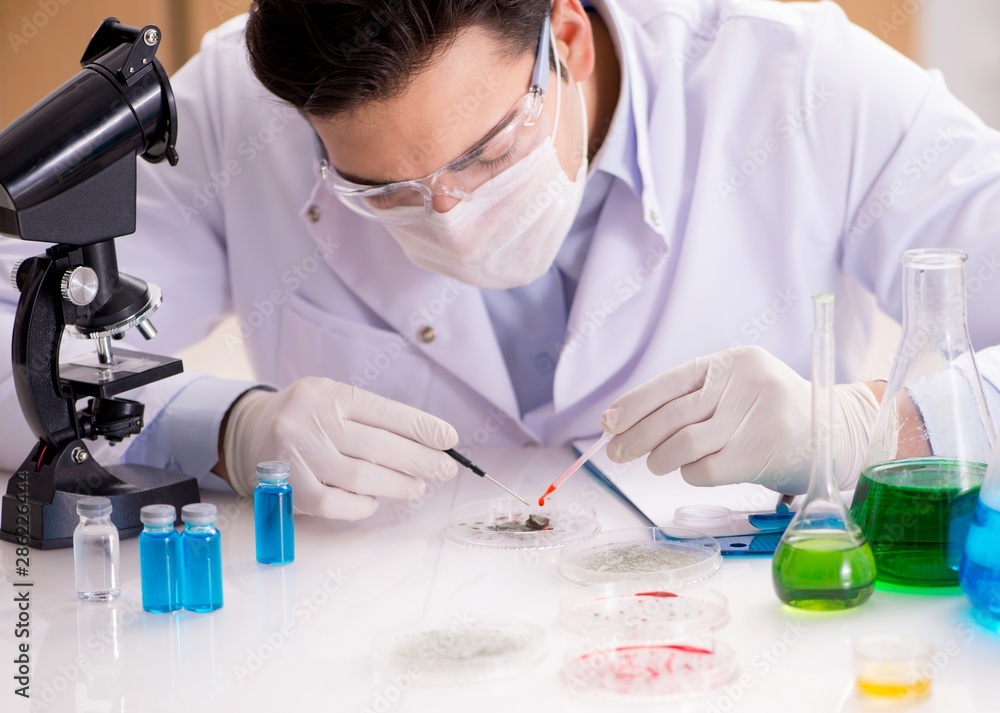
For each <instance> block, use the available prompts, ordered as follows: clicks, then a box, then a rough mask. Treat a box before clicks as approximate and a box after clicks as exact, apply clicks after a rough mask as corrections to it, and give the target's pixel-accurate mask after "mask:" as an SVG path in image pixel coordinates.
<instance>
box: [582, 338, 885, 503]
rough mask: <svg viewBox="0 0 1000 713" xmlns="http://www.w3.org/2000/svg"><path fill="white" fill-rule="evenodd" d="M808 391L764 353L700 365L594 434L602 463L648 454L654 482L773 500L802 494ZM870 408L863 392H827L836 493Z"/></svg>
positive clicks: (750, 351) (663, 383) (850, 475)
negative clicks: (721, 488) (673, 479)
mask: <svg viewBox="0 0 1000 713" xmlns="http://www.w3.org/2000/svg"><path fill="white" fill-rule="evenodd" d="M810 393H811V391H810V385H809V382H808V381H807V380H806V379H803V378H802V377H801V376H799V375H798V374H796V373H795V372H794V371H793V370H792V369H791V368H790V367H788V366H787V365H785V364H784V363H783V362H782V361H780V360H779V359H777V358H776V357H774V356H772V355H771V354H770V353H769V352H767V351H766V350H765V349H762V348H760V347H756V346H743V347H735V348H732V349H727V350H725V351H722V352H718V353H716V354H712V355H710V356H706V357H701V358H698V359H695V360H693V361H690V362H687V363H686V364H682V365H680V366H678V367H676V368H674V369H671V370H669V371H666V372H664V373H663V374H660V375H659V376H657V377H656V378H654V379H652V380H650V381H648V382H646V383H645V384H643V385H642V386H639V387H637V388H635V389H633V390H632V391H630V392H628V393H627V394H625V395H623V396H621V397H620V398H619V399H618V400H617V401H615V402H614V404H612V405H611V407H610V408H609V409H608V410H607V411H605V413H604V417H603V420H602V422H603V426H604V429H605V430H606V431H608V432H609V433H613V434H615V435H616V437H615V438H614V439H612V441H611V442H610V443H609V444H608V447H607V452H608V457H609V458H611V460H613V461H615V462H618V463H624V462H627V461H631V460H634V459H636V458H639V457H640V456H643V455H645V454H647V453H648V454H649V457H648V458H647V461H646V463H647V466H648V467H649V469H650V470H651V471H652V472H653V473H656V474H658V475H663V474H665V473H669V472H671V471H673V470H676V469H677V468H680V471H681V476H682V477H683V478H684V480H686V481H687V482H689V483H691V484H692V485H703V486H709V485H726V484H731V483H740V482H751V483H758V484H760V485H764V486H766V487H768V488H771V489H773V490H776V491H778V492H782V493H790V494H798V493H804V492H805V491H806V489H807V487H808V484H809V454H810V451H809V444H808V441H809V424H810ZM877 412H878V401H877V400H876V398H875V395H874V394H873V393H872V390H871V389H870V388H869V387H868V386H867V385H866V384H863V383H860V382H859V383H854V384H842V385H838V386H837V387H835V389H834V422H835V424H836V428H835V432H834V441H833V442H834V455H835V458H836V463H837V480H838V483H839V484H840V487H842V488H846V487H850V486H851V485H852V484H853V482H854V481H855V480H856V479H857V477H858V475H859V474H860V472H861V467H862V464H863V459H864V457H865V451H866V449H867V447H868V437H869V434H870V433H871V431H872V428H873V426H874V422H875V417H876V415H877Z"/></svg>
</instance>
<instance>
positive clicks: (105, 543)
mask: <svg viewBox="0 0 1000 713" xmlns="http://www.w3.org/2000/svg"><path fill="white" fill-rule="evenodd" d="M76 513H77V515H79V516H80V524H79V525H77V526H76V530H74V531H73V562H74V565H75V568H76V596H77V597H79V598H80V599H82V600H84V601H87V602H108V601H111V600H112V599H114V598H115V597H117V596H118V595H119V594H121V593H122V585H121V571H120V569H119V554H118V528H116V527H115V526H114V524H113V523H112V522H111V501H110V500H108V499H107V498H99V497H90V498H80V500H78V501H77V503H76Z"/></svg>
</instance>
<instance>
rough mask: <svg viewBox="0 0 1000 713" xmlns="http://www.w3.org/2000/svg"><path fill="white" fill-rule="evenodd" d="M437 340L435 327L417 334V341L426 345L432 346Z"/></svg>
mask: <svg viewBox="0 0 1000 713" xmlns="http://www.w3.org/2000/svg"><path fill="white" fill-rule="evenodd" d="M436 338H437V332H435V331H434V327H424V328H423V329H421V330H420V331H419V332H417V339H419V340H420V341H422V342H423V343H424V344H430V343H431V342H433V341H434V340H435V339H436Z"/></svg>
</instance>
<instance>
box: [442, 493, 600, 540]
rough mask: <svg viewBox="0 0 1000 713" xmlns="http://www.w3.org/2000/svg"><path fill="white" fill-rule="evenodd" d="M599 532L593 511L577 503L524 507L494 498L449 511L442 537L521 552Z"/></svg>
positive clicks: (510, 500) (508, 499) (517, 503)
mask: <svg viewBox="0 0 1000 713" xmlns="http://www.w3.org/2000/svg"><path fill="white" fill-rule="evenodd" d="M529 518H531V521H530V523H529ZM546 527H547V528H548V529H542V528H546ZM600 529H601V526H600V524H599V523H598V522H597V513H595V512H594V509H593V508H589V507H586V506H584V505H580V504H579V503H566V504H555V503H550V504H549V505H546V506H544V507H528V506H527V505H525V504H524V503H522V502H521V501H519V500H517V499H516V498H497V499H495V500H480V501H478V502H474V503H469V504H467V505H462V506H461V507H457V508H455V509H454V510H452V511H451V513H450V514H449V515H448V524H447V525H446V526H445V530H444V536H445V538H447V539H449V540H451V541H452V542H457V543H459V544H462V545H471V546H474V547H489V548H493V549H505V550H522V549H542V548H546V547H561V546H563V545H564V544H566V543H567V542H572V541H573V540H578V539H580V538H581V537H586V536H587V535H592V534H594V533H595V532H597V531H598V530H600Z"/></svg>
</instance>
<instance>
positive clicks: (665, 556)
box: [559, 527, 722, 586]
mask: <svg viewBox="0 0 1000 713" xmlns="http://www.w3.org/2000/svg"><path fill="white" fill-rule="evenodd" d="M720 567H722V554H721V552H720V548H719V543H718V542H717V541H716V540H714V539H713V538H711V537H709V536H708V535H705V534H703V533H701V532H698V531H696V530H688V529H685V528H680V527H630V528H625V529H622V530H609V531H607V532H602V533H600V534H597V535H591V536H590V537H587V538H584V539H582V540H578V541H576V542H574V543H572V544H570V545H567V546H566V547H564V548H563V550H562V552H561V553H560V557H559V574H561V575H562V576H563V577H564V578H565V579H567V580H569V581H570V582H573V583H575V584H607V583H611V582H629V581H656V582H659V583H660V584H661V585H667V586H683V585H685V584H690V583H692V582H697V581H698V580H701V579H705V578H706V577H709V576H711V575H713V574H715V572H717V571H718V570H719V568H720Z"/></svg>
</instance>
